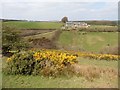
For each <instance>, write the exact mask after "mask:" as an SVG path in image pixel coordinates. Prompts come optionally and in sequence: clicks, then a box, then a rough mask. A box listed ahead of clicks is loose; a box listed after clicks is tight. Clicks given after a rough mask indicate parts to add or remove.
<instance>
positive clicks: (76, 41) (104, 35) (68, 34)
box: [58, 31, 118, 52]
mask: <svg viewBox="0 0 120 90" xmlns="http://www.w3.org/2000/svg"><path fill="white" fill-rule="evenodd" d="M58 44H59V46H61V47H65V48H68V49H75V50H79V49H84V50H85V51H92V52H99V51H100V50H101V49H102V48H104V47H107V44H109V45H110V46H116V45H117V44H118V32H87V34H85V35H83V34H82V32H75V31H63V32H62V34H61V35H60V37H59V40H58ZM68 46H69V47H68Z"/></svg>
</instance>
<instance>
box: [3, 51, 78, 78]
mask: <svg viewBox="0 0 120 90" xmlns="http://www.w3.org/2000/svg"><path fill="white" fill-rule="evenodd" d="M76 58H77V57H76V56H74V55H72V54H68V53H62V52H59V51H50V50H40V51H26V52H19V53H16V54H14V55H13V56H12V57H10V58H8V59H7V67H6V71H5V72H6V73H7V74H22V75H44V76H54V77H56V76H57V75H60V74H62V72H63V71H64V69H66V67H68V66H69V65H72V64H74V63H77V60H76Z"/></svg>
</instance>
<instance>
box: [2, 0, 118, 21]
mask: <svg viewBox="0 0 120 90" xmlns="http://www.w3.org/2000/svg"><path fill="white" fill-rule="evenodd" d="M41 1H42V2H39V1H38V0H29V1H28V0H26V1H25V0H20V1H19V0H18V1H17V0H6V1H5V0H4V1H2V5H1V6H2V8H0V10H1V11H2V12H1V13H2V14H1V16H0V17H1V18H6V19H25V20H38V21H40V20H41V21H43V20H45V21H49V20H61V18H62V17H64V16H67V17H68V19H69V20H117V19H118V1H117V0H115V1H114V0H109V1H107V0H106V1H104V0H93V2H88V1H87V0H85V1H84V2H81V1H80V0H79V1H78V0H72V1H70V0H69V1H66V2H65V1H63V0H62V1H61V2H58V0H52V2H51V1H50V0H41ZM100 1H102V2H100ZM112 1H114V2H112Z"/></svg>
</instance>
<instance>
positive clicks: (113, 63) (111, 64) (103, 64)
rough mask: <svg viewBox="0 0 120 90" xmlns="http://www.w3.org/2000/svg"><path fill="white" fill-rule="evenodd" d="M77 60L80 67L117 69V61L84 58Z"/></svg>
mask: <svg viewBox="0 0 120 90" xmlns="http://www.w3.org/2000/svg"><path fill="white" fill-rule="evenodd" d="M78 60H79V64H80V65H91V66H97V67H101V68H114V69H118V61H112V60H109V61H108V60H96V59H85V58H78Z"/></svg>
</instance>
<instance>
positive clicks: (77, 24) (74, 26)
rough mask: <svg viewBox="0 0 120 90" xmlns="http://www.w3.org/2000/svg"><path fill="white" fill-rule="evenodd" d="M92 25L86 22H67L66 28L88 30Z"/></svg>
mask: <svg viewBox="0 0 120 90" xmlns="http://www.w3.org/2000/svg"><path fill="white" fill-rule="evenodd" d="M89 26H90V25H88V24H87V23H85V22H66V24H65V27H66V28H72V29H77V28H87V27H89Z"/></svg>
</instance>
